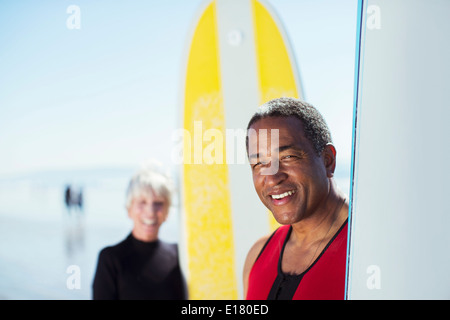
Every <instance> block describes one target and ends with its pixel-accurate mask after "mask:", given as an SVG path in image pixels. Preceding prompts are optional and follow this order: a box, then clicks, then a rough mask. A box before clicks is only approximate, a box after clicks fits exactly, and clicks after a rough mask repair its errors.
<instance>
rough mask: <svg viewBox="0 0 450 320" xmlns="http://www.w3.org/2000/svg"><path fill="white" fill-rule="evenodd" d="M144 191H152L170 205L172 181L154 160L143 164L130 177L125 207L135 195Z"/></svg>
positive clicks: (127, 206) (128, 205) (167, 173)
mask: <svg viewBox="0 0 450 320" xmlns="http://www.w3.org/2000/svg"><path fill="white" fill-rule="evenodd" d="M144 192H153V193H155V194H156V195H158V196H160V197H163V198H164V199H165V200H166V201H167V204H168V206H169V207H170V204H171V201H172V193H173V183H172V180H171V178H170V174H169V172H168V171H167V170H165V169H164V168H163V166H162V165H161V164H160V163H158V162H156V161H152V162H149V163H147V164H145V165H143V166H142V168H141V169H140V170H138V171H137V172H136V173H135V174H134V175H133V177H132V178H131V180H130V183H129V184H128V189H127V194H126V204H125V205H126V208H127V209H128V208H129V207H130V205H131V202H132V201H133V199H134V198H135V197H136V196H139V195H140V194H142V193H144Z"/></svg>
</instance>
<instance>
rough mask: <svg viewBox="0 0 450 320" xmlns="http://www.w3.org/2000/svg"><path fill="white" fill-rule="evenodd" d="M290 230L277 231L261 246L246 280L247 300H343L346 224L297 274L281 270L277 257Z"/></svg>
mask: <svg viewBox="0 0 450 320" xmlns="http://www.w3.org/2000/svg"><path fill="white" fill-rule="evenodd" d="M291 231H292V227H291V226H289V225H287V226H282V227H280V228H278V229H277V230H276V231H275V232H274V233H273V234H272V236H271V237H270V238H269V240H268V241H267V242H266V244H265V245H264V247H263V249H262V250H261V252H260V254H259V256H258V258H257V259H256V261H255V263H254V265H253V267H252V270H251V271H250V275H249V280H248V291H247V297H246V298H247V299H248V300H265V299H268V300H270V299H293V300H307V299H313V300H342V299H344V298H345V268H346V257H347V221H345V223H344V224H343V225H342V226H341V228H340V229H339V230H338V231H337V232H336V234H335V235H334V236H333V238H332V239H331V240H330V241H329V242H328V244H327V245H326V246H325V248H324V249H323V251H322V252H321V253H320V255H319V256H318V257H317V259H316V260H315V261H314V262H313V263H312V264H311V266H310V267H309V268H308V269H306V270H305V271H304V272H303V273H302V274H299V275H286V274H284V273H283V272H282V271H281V257H282V255H283V251H284V247H285V245H286V242H287V239H289V235H290V234H291Z"/></svg>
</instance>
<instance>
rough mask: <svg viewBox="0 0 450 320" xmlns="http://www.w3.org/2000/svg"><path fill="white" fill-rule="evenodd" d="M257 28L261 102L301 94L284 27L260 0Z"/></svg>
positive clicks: (274, 224) (254, 1) (256, 5)
mask: <svg viewBox="0 0 450 320" xmlns="http://www.w3.org/2000/svg"><path fill="white" fill-rule="evenodd" d="M251 1H252V7H253V24H254V30H255V47H256V62H257V71H258V79H259V91H260V101H259V103H260V104H263V103H265V102H267V101H269V100H272V99H275V98H279V97H283V96H284V97H295V98H301V97H300V94H301V90H300V89H299V84H298V83H297V80H296V77H295V72H296V70H295V66H294V65H293V62H292V61H291V58H290V56H289V53H288V48H287V47H286V41H287V39H284V38H283V35H282V34H281V32H280V27H281V26H280V27H279V26H277V23H276V22H275V20H274V19H273V17H272V15H271V14H270V12H269V11H268V9H267V8H266V7H265V6H264V5H263V4H262V3H261V2H260V1H257V0H251ZM268 216H269V225H270V228H271V230H275V229H276V228H277V227H278V226H279V224H278V222H277V221H276V220H275V219H274V218H273V215H272V213H271V212H269V214H268Z"/></svg>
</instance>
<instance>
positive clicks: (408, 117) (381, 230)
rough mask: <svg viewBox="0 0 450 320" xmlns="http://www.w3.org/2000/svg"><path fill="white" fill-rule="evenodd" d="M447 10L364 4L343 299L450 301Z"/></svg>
mask: <svg viewBox="0 0 450 320" xmlns="http://www.w3.org/2000/svg"><path fill="white" fill-rule="evenodd" d="M449 12H450V2H449V1H427V0H415V1H409V0H399V1H387V0H386V1H383V0H369V1H366V0H361V1H359V21H358V25H359V34H358V41H357V59H356V80H355V85H356V87H355V113H354V130H355V131H354V138H353V143H354V147H353V163H352V190H351V214H350V228H349V231H350V232H349V236H350V238H349V239H350V243H349V264H348V271H347V298H348V299H449V298H450V273H449V270H450V255H449V254H448V245H449V243H450V233H449V232H448V227H449V226H450V214H449V209H448V201H447V199H448V196H447V193H448V190H449V187H448V181H449V179H450V173H449V170H447V165H448V163H449V160H450V151H449V149H448V145H449V143H450V138H449V137H450V135H449V133H448V131H447V128H448V119H449V118H450V108H449V102H448V101H449V99H450V91H449V90H448V87H449V83H450V81H449V76H448V75H449V74H450V60H449V57H450V41H448V35H449V32H450V20H449V19H448V13H449Z"/></svg>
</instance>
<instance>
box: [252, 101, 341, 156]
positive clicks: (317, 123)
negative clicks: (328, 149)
mask: <svg viewBox="0 0 450 320" xmlns="http://www.w3.org/2000/svg"><path fill="white" fill-rule="evenodd" d="M290 116H293V117H296V118H298V119H299V120H300V121H301V122H302V123H303V127H304V129H305V136H306V138H307V139H308V140H309V141H310V142H311V144H312V145H313V147H314V149H315V151H316V152H317V154H318V155H320V154H321V153H322V151H323V149H324V148H325V146H326V145H327V144H328V143H332V142H333V141H332V139H331V133H330V130H329V128H328V126H327V124H326V122H325V119H324V118H323V117H322V115H321V114H320V112H319V111H318V110H317V109H316V108H314V107H313V106H312V105H311V104H309V103H306V102H304V101H302V100H299V99H295V98H285V97H283V98H278V99H273V100H270V101H268V102H266V103H265V104H263V105H262V106H260V107H259V108H258V110H257V111H256V112H255V114H254V115H253V117H252V118H251V119H250V121H249V123H248V126H247V139H246V143H247V150H248V129H249V128H250V127H251V125H252V124H253V123H255V122H256V121H258V120H261V119H264V118H269V117H290Z"/></svg>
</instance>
